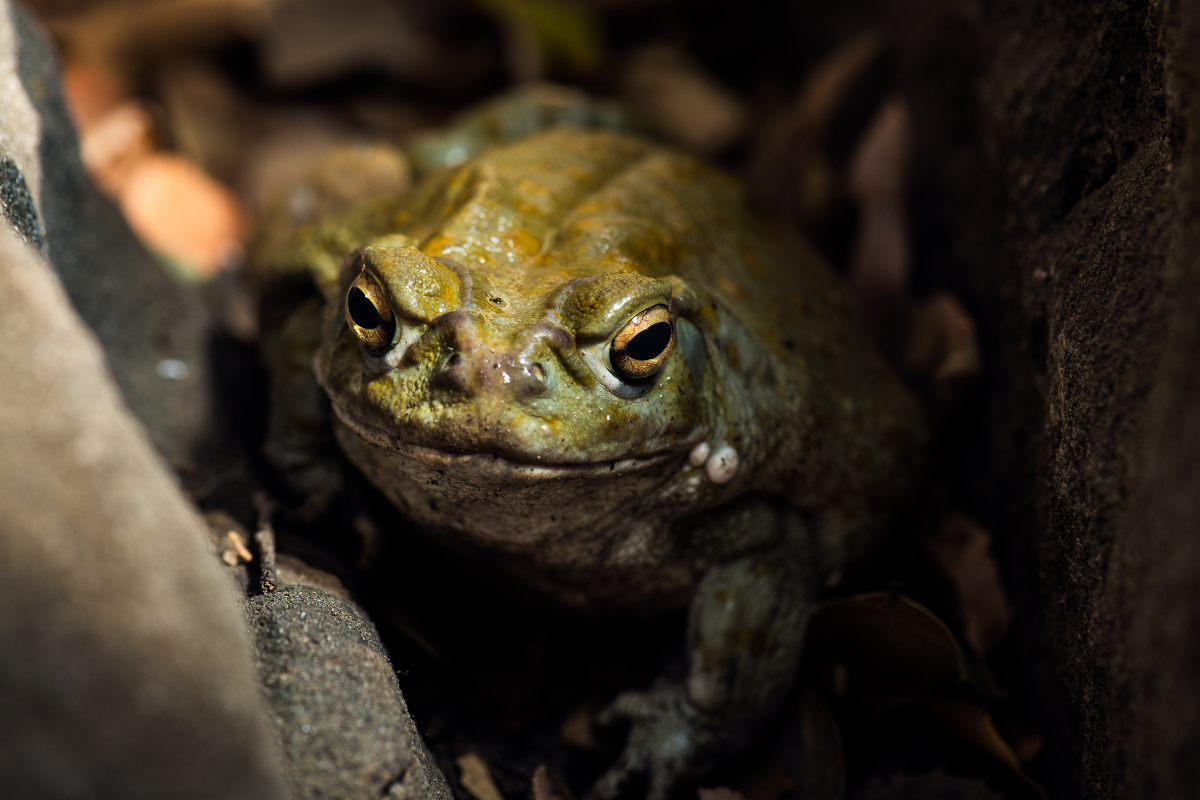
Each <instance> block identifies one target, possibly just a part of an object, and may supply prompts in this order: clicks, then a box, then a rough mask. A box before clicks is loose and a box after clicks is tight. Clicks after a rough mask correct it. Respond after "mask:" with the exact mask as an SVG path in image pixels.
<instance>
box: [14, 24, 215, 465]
mask: <svg viewBox="0 0 1200 800" xmlns="http://www.w3.org/2000/svg"><path fill="white" fill-rule="evenodd" d="M0 98H2V99H0V204H2V205H3V208H4V213H3V216H4V217H5V219H6V220H8V222H9V224H10V225H12V226H13V229H14V230H15V231H16V232H17V233H18V235H20V236H21V237H22V238H24V239H25V241H27V242H29V243H31V244H33V245H34V246H36V247H40V248H43V253H44V254H45V255H46V256H47V257H48V258H49V260H50V263H51V264H52V265H53V267H54V269H55V271H56V272H57V273H58V275H59V278H60V279H61V280H62V283H63V286H64V287H65V288H66V290H67V294H68V296H69V297H70V298H71V302H72V303H74V305H75V308H76V310H77V311H78V312H79V314H80V316H81V317H83V319H84V321H85V322H86V323H87V324H88V325H89V326H90V327H91V328H92V330H93V331H95V333H96V336H97V337H98V338H99V339H100V343H101V344H102V345H103V347H104V350H105V352H106V353H107V355H108V361H109V365H110V367H111V369H112V372H113V376H114V377H115V378H116V381H117V385H118V386H119V387H120V388H121V391H122V393H124V395H125V400H126V402H127V403H128V404H129V407H130V409H131V410H132V411H133V412H134V414H136V415H137V416H138V418H139V419H141V420H142V422H143V423H144V424H145V425H146V428H147V429H148V430H149V432H150V436H151V438H152V439H153V441H154V444H155V445H157V446H158V448H159V449H160V450H161V451H162V452H163V453H164V454H165V455H166V456H167V458H168V459H169V460H171V461H172V462H173V463H190V462H194V461H195V460H196V459H198V458H201V456H200V451H201V450H202V449H203V448H204V447H205V446H206V444H207V442H206V437H208V436H209V435H210V433H211V431H212V430H213V428H214V425H213V406H214V404H213V400H212V397H211V392H210V386H209V383H210V377H209V366H208V362H207V348H208V340H209V333H210V328H211V323H210V320H209V317H208V314H207V312H206V311H205V308H204V306H203V303H202V302H201V300H200V298H199V296H198V293H197V292H196V291H195V289H194V288H193V287H188V286H184V285H182V284H180V283H179V282H177V281H176V280H174V279H173V278H171V277H170V276H169V275H168V274H167V273H166V272H165V271H164V270H163V268H162V267H161V266H160V265H159V264H158V263H157V262H156V261H155V259H154V258H153V256H151V255H150V254H149V253H148V252H147V251H146V250H145V248H143V247H142V245H141V244H140V243H139V242H138V240H137V239H136V238H135V237H134V235H133V232H132V231H130V229H129V226H128V225H127V224H126V223H125V221H124V219H123V218H122V217H121V215H120V213H119V212H118V211H117V209H116V207H115V206H114V205H113V204H112V203H111V202H110V201H109V200H108V199H107V198H105V197H103V196H102V195H101V194H100V193H99V192H98V191H97V190H96V188H95V187H94V186H93V185H92V182H91V179H90V178H89V177H88V175H87V173H86V172H85V171H84V168H83V164H82V162H81V161H80V157H79V143H78V141H77V140H76V137H75V131H74V127H73V125H72V123H71V119H70V117H69V115H68V113H67V109H66V106H65V105H64V102H63V98H62V92H61V90H60V88H59V71H58V64H57V62H56V60H55V57H54V55H53V51H52V50H51V49H50V46H49V44H48V43H47V41H46V39H45V36H44V35H43V34H42V32H41V31H40V30H38V29H37V27H36V26H35V25H34V23H33V22H32V20H31V19H30V17H29V15H28V14H27V13H26V12H25V11H24V10H22V9H21V8H20V7H18V6H14V5H12V4H10V3H8V2H0ZM179 363H182V364H183V365H186V366H185V367H183V368H180V366H179Z"/></svg>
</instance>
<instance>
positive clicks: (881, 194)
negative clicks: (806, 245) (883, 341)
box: [847, 98, 912, 311]
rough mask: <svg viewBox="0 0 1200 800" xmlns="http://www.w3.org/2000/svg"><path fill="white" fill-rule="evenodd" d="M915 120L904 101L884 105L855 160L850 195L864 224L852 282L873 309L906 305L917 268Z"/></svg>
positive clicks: (854, 256)
mask: <svg viewBox="0 0 1200 800" xmlns="http://www.w3.org/2000/svg"><path fill="white" fill-rule="evenodd" d="M911 149H912V120H911V115H910V113H909V111H908V105H907V103H905V102H904V101H903V100H901V99H899V98H892V99H891V100H889V101H887V102H886V103H884V104H883V106H882V107H881V108H880V109H879V112H878V113H877V114H876V115H875V118H874V119H873V120H872V122H871V123H870V125H868V126H867V130H866V131H865V132H864V133H863V136H862V139H861V140H860V141H859V143H858V145H857V147H855V149H854V155H853V156H852V157H851V159H850V171H849V178H848V186H847V192H848V194H849V196H850V198H851V199H852V200H854V202H855V203H857V204H858V207H859V212H860V221H859V228H858V233H857V234H856V236H855V241H854V250H853V253H852V254H851V257H850V282H851V284H852V285H853V286H854V290H855V292H856V293H857V294H858V296H859V299H860V300H861V301H862V302H863V305H865V306H866V307H867V308H868V309H869V310H871V311H876V310H877V309H879V308H880V307H881V306H884V307H886V306H896V305H899V304H900V303H902V302H904V299H905V297H906V295H907V292H908V281H909V274H910V272H911V269H912V245H911V243H910V241H909V235H908V209H907V196H906V194H907V189H908V163H909V158H910V151H911Z"/></svg>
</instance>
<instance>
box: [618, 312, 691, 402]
mask: <svg viewBox="0 0 1200 800" xmlns="http://www.w3.org/2000/svg"><path fill="white" fill-rule="evenodd" d="M674 347H675V326H674V325H672V324H671V312H670V311H668V310H667V307H666V306H664V305H657V306H651V307H650V308H647V309H646V310H645V311H643V312H642V313H640V314H638V315H637V316H636V317H634V318H633V319H631V320H629V322H627V323H625V326H624V327H623V328H621V330H619V331H617V335H616V336H614V337H613V340H612V344H611V345H610V346H609V351H608V360H609V363H610V364H612V370H613V373H615V374H616V375H617V377H619V378H621V379H622V380H625V381H629V382H630V383H638V382H640V381H644V380H646V379H648V378H651V377H653V376H654V373H656V372H658V371H659V369H661V368H662V365H663V363H664V362H666V360H667V356H669V355H671V350H672V349H674Z"/></svg>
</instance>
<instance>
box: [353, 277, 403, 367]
mask: <svg viewBox="0 0 1200 800" xmlns="http://www.w3.org/2000/svg"><path fill="white" fill-rule="evenodd" d="M346 324H347V325H349V326H350V330H352V331H354V334H355V335H356V336H357V337H358V339H359V341H361V342H362V343H363V344H364V345H365V346H366V348H367V350H369V351H370V352H371V353H372V354H373V355H376V356H378V355H380V354H382V353H383V352H384V351H386V350H387V349H388V348H389V347H391V345H392V338H393V337H394V336H395V335H396V318H395V317H394V316H393V315H392V309H391V307H390V306H388V304H387V300H385V299H384V297H383V291H382V290H381V289H380V288H379V284H377V283H375V281H374V280H372V279H371V276H370V275H368V274H366V273H365V272H364V273H363V274H361V275H359V276H358V277H357V278H356V279H355V280H354V283H353V284H351V286H350V291H349V293H347V295H346Z"/></svg>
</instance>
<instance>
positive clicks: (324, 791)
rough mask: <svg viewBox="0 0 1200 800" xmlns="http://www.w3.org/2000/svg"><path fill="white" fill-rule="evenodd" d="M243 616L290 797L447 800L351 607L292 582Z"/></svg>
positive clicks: (362, 620) (390, 676) (367, 626)
mask: <svg viewBox="0 0 1200 800" xmlns="http://www.w3.org/2000/svg"><path fill="white" fill-rule="evenodd" d="M245 611H246V616H247V619H248V622H249V626H250V630H251V634H252V635H253V637H254V643H255V644H254V646H255V651H256V653H257V655H258V671H259V678H260V680H261V681H262V683H263V686H264V687H265V691H266V695H267V702H268V706H269V713H270V714H272V715H273V719H274V723H275V735H276V738H277V740H278V741H279V744H280V747H281V749H282V750H283V753H284V755H285V758H286V762H285V771H286V773H287V776H288V780H289V783H290V784H291V786H292V791H293V793H294V795H295V796H296V797H302V798H339V799H340V800H357V799H358V798H364V800H365V799H366V798H379V797H384V798H405V800H417V799H418V798H420V800H450V790H449V788H448V787H447V785H446V780H445V778H444V777H443V776H442V774H441V772H439V771H438V769H437V767H436V766H435V765H434V762H433V758H432V757H431V756H430V754H429V751H428V750H426V748H425V745H424V743H423V742H422V740H421V735H420V734H419V733H418V732H417V729H416V726H415V725H414V724H413V721H412V718H411V717H410V716H409V714H408V708H407V706H406V705H405V703H404V698H403V696H402V695H401V694H400V688H399V686H398V685H397V682H396V675H395V673H394V672H393V670H392V665H391V662H390V661H389V660H388V657H387V653H386V652H385V651H384V649H383V646H382V645H381V644H380V642H379V637H378V635H377V634H376V632H375V628H374V626H373V625H372V624H371V623H370V622H369V621H368V620H367V618H366V615H365V614H363V612H362V611H361V610H360V609H359V608H358V607H357V606H355V605H354V604H353V603H351V602H350V601H349V600H346V599H344V598H342V597H339V596H337V595H335V594H333V593H331V592H328V591H325V590H323V589H320V588H317V587H315V586H309V585H303V584H300V583H296V584H292V585H289V586H284V587H283V588H281V589H280V590H278V591H275V592H272V593H270V594H263V595H259V596H257V597H252V598H251V599H250V600H248V601H247V602H246V606H245Z"/></svg>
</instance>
